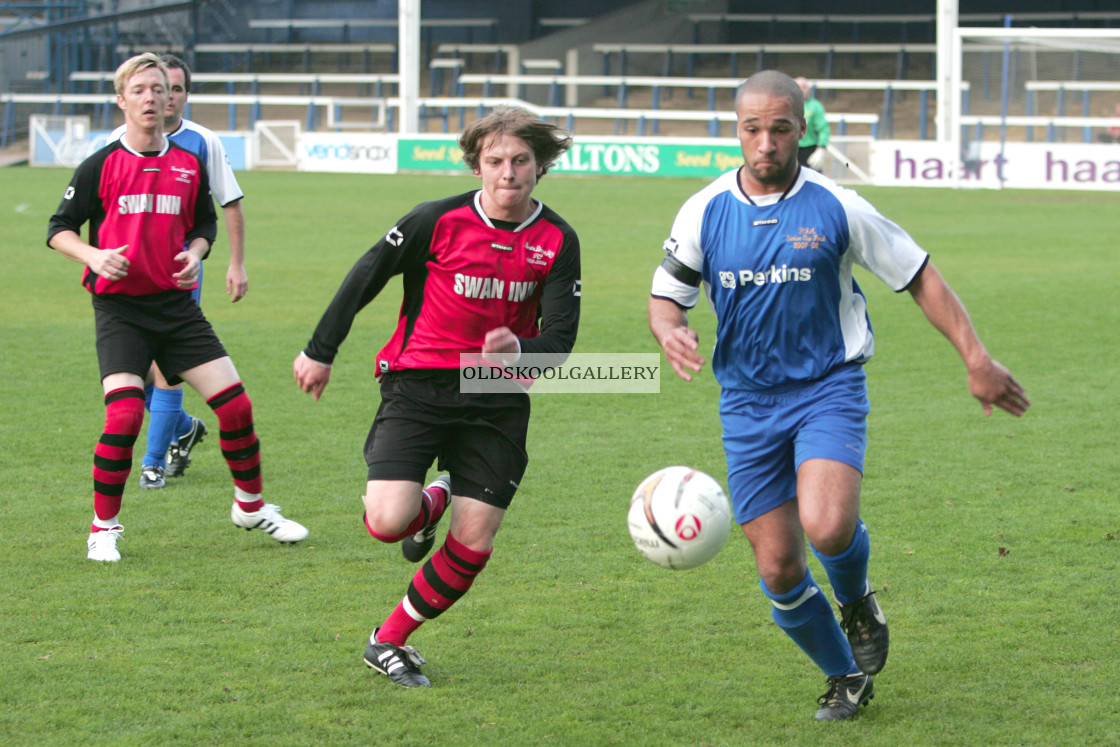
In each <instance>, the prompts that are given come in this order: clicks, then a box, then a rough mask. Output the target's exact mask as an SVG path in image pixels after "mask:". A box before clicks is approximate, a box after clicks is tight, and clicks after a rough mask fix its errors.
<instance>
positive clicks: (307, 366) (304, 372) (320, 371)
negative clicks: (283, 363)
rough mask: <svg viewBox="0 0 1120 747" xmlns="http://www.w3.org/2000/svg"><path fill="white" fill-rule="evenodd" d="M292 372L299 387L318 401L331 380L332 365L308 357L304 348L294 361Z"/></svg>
mask: <svg viewBox="0 0 1120 747" xmlns="http://www.w3.org/2000/svg"><path fill="white" fill-rule="evenodd" d="M292 373H293V374H294V375H295V378H296V384H298V385H299V388H300V389H302V390H303V391H305V392H307V393H308V394H310V395H311V397H312V399H314V400H315V401H316V402H318V401H319V397H321V396H323V390H324V389H326V388H327V384H328V383H329V382H330V380H331V367H330V366H329V365H327V364H325V363H319V362H318V361H314V360H312V359H310V358H308V357H307V354H306V353H304V352H303V351H302V350H301V351H300V353H299V355H297V356H296V359H295V361H293V362H292Z"/></svg>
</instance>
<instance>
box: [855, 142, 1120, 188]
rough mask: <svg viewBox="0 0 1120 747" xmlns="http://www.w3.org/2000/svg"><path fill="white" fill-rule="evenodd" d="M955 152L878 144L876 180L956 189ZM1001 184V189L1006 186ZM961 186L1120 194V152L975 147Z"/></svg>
mask: <svg viewBox="0 0 1120 747" xmlns="http://www.w3.org/2000/svg"><path fill="white" fill-rule="evenodd" d="M950 147H951V146H949V145H948V144H944V143H937V142H932V141H929V140H876V141H874V143H873V144H872V147H871V171H870V173H871V180H872V182H873V183H874V184H877V185H880V186H884V187H951V186H954V179H953V174H952V163H951V159H950V153H951V151H950V150H949V148H950ZM1001 180H1002V185H1001ZM960 186H962V187H987V188H992V189H998V188H1000V186H1003V187H1005V188H1017V189H1094V190H1117V191H1120V146H1118V145H1096V144H1091V143H1089V144H1081V143H1073V144H1070V143H1007V144H1006V145H1005V146H1004V149H1003V153H1002V154H1001V153H1000V144H999V143H998V142H983V143H976V144H973V145H972V146H971V147H970V148H967V149H966V154H965V157H964V159H963V171H962V172H961V180H960Z"/></svg>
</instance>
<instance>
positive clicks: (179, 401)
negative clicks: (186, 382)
mask: <svg viewBox="0 0 1120 747" xmlns="http://www.w3.org/2000/svg"><path fill="white" fill-rule="evenodd" d="M182 410H183V390H182V389H156V390H155V391H154V392H152V417H151V419H150V420H149V421H148V451H147V452H146V453H145V454H144V460H143V462H142V464H143V466H145V467H151V466H156V467H163V466H165V464H166V462H167V447H168V446H169V445H170V444H171V442H172V441H174V440H175V439H176V438H177V437H178V434H177V433H176V432H175V427H176V425H177V424H178V423H179V413H180V412H182Z"/></svg>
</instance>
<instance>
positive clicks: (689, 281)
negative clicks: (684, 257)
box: [661, 254, 700, 288]
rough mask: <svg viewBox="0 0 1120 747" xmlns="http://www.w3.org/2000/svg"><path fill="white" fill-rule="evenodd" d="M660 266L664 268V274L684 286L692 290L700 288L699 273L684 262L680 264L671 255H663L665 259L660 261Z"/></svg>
mask: <svg viewBox="0 0 1120 747" xmlns="http://www.w3.org/2000/svg"><path fill="white" fill-rule="evenodd" d="M661 266H662V267H663V268H665V272H667V273H669V274H670V275H672V276H673V277H674V278H676V279H677V280H679V281H681V282H682V283H684V284H685V285H690V286H692V287H693V288H699V287H700V273H699V272H697V271H696V270H694V269H692V268H691V267H689V266H688V265H686V264H685V263H684V262H681V261H680V260H679V259H677V258H676V257H674V256H673V255H672V254H666V255H665V259H663V260H661Z"/></svg>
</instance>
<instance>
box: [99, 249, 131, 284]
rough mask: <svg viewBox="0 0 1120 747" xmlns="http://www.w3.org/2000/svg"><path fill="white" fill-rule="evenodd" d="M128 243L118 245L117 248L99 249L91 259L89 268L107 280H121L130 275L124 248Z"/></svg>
mask: <svg viewBox="0 0 1120 747" xmlns="http://www.w3.org/2000/svg"><path fill="white" fill-rule="evenodd" d="M125 249H128V244H125V245H124V246H118V247H117V248H116V249H98V250H97V251H96V252H94V253H93V256H92V257H91V258H90V261H89V269H90V270H91V271H92V272H93V273H95V274H97V275H100V276H101V277H103V278H105V279H106V280H113V281H116V280H121V279H122V278H124V277H125V276H126V275H128V265H129V264H130V263H129V261H128V258H127V257H125V256H124V250H125Z"/></svg>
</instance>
